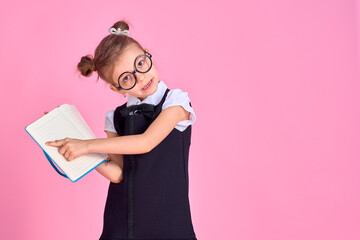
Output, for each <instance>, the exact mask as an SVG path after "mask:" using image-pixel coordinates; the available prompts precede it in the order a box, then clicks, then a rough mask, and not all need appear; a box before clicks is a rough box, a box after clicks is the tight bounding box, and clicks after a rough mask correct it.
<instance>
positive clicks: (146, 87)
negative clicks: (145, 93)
mask: <svg viewBox="0 0 360 240" xmlns="http://www.w3.org/2000/svg"><path fill="white" fill-rule="evenodd" d="M150 83H151V81H150V82H149V83H148V84H146V86H145V87H143V89H146V88H147V87H148V86H149V85H150Z"/></svg>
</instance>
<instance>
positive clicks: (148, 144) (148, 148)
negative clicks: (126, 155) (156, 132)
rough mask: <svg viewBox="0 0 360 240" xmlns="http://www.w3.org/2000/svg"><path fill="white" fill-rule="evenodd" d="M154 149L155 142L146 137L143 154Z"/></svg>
mask: <svg viewBox="0 0 360 240" xmlns="http://www.w3.org/2000/svg"><path fill="white" fill-rule="evenodd" d="M154 147H155V146H154V141H152V139H150V138H149V137H144V142H143V153H148V152H150V151H151V150H153V148H154Z"/></svg>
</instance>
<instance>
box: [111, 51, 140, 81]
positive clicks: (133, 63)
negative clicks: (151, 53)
mask: <svg viewBox="0 0 360 240" xmlns="http://www.w3.org/2000/svg"><path fill="white" fill-rule="evenodd" d="M143 54H145V51H144V52H143V53H139V54H138V55H137V56H136V57H135V58H134V60H133V62H132V67H133V70H127V71H123V72H121V73H120V74H119V75H118V76H117V77H116V81H117V80H118V79H119V77H120V75H121V74H123V73H124V72H133V71H134V70H135V67H134V65H135V60H136V58H137V57H138V56H140V55H143Z"/></svg>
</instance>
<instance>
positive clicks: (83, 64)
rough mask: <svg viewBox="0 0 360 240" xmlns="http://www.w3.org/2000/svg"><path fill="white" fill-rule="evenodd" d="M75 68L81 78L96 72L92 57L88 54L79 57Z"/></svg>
mask: <svg viewBox="0 0 360 240" xmlns="http://www.w3.org/2000/svg"><path fill="white" fill-rule="evenodd" d="M77 68H78V69H79V71H80V72H81V74H82V75H83V76H85V77H89V76H91V74H92V73H93V71H96V70H95V63H94V58H93V56H92V55H90V54H89V55H86V56H83V57H81V60H80V62H79V63H78V65H77Z"/></svg>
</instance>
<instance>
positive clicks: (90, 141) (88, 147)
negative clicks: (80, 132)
mask: <svg viewBox="0 0 360 240" xmlns="http://www.w3.org/2000/svg"><path fill="white" fill-rule="evenodd" d="M85 143H86V150H87V152H88V153H91V152H93V150H94V149H93V145H94V144H93V143H94V139H87V140H85Z"/></svg>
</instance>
